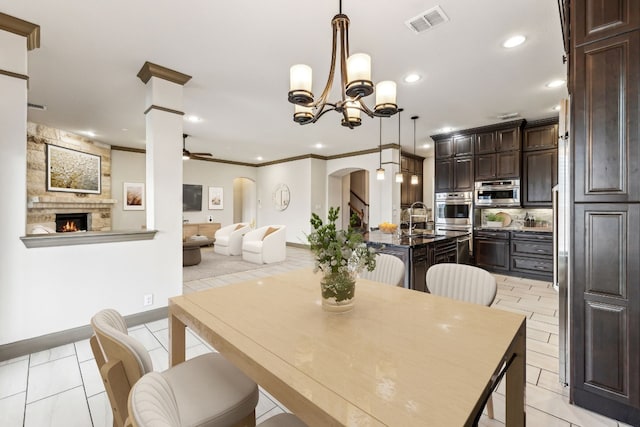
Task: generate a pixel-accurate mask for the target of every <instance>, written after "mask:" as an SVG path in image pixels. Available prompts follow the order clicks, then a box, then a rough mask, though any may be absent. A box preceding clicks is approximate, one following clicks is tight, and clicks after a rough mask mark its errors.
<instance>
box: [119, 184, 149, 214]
mask: <svg viewBox="0 0 640 427" xmlns="http://www.w3.org/2000/svg"><path fill="white" fill-rule="evenodd" d="M122 195H123V203H122V208H123V209H124V210H125V211H143V210H144V183H141V182H125V183H124V188H123V190H122Z"/></svg>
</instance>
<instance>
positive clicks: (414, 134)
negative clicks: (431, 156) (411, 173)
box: [411, 116, 418, 156]
mask: <svg viewBox="0 0 640 427" xmlns="http://www.w3.org/2000/svg"><path fill="white" fill-rule="evenodd" d="M417 119H418V116H413V117H411V120H413V155H414V156H415V155H416V120H417Z"/></svg>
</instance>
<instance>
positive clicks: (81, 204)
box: [25, 123, 116, 234]
mask: <svg viewBox="0 0 640 427" xmlns="http://www.w3.org/2000/svg"><path fill="white" fill-rule="evenodd" d="M47 144H52V145H57V146H60V147H66V148H70V149H73V150H77V151H81V152H84V153H90V154H94V155H97V156H100V163H101V177H100V178H101V190H102V193H101V194H85V193H73V192H59V191H47V184H46V183H47V174H46V170H47V161H46V151H47V150H46V147H47ZM115 204H116V200H113V199H112V198H111V147H110V146H109V145H106V144H102V143H100V142H97V141H92V140H90V139H87V138H85V137H82V136H80V135H75V134H72V133H69V132H65V131H62V130H59V129H54V128H50V127H47V126H43V125H39V124H35V123H28V124H27V221H26V222H27V226H26V230H25V232H26V234H34V233H43V232H44V233H53V232H60V231H59V227H58V224H57V221H56V214H58V215H59V214H67V215H68V214H71V215H78V214H83V215H85V216H86V224H84V228H85V229H86V231H111V217H112V215H111V211H112V209H113V207H114V205H115Z"/></svg>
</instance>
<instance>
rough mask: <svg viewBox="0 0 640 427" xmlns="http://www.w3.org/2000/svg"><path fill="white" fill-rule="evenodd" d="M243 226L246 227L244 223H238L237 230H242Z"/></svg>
mask: <svg viewBox="0 0 640 427" xmlns="http://www.w3.org/2000/svg"><path fill="white" fill-rule="evenodd" d="M242 227H244V224H238V225H236V230H240V229H241V228H242ZM236 230H233V231H236Z"/></svg>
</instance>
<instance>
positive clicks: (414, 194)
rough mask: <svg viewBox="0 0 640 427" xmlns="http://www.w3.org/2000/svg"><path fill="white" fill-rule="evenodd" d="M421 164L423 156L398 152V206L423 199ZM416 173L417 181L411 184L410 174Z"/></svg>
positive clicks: (404, 205)
mask: <svg viewBox="0 0 640 427" xmlns="http://www.w3.org/2000/svg"><path fill="white" fill-rule="evenodd" d="M423 165H424V158H423V157H420V156H414V155H411V154H407V153H401V154H400V172H401V173H402V175H403V176H402V178H403V179H402V183H401V184H400V207H401V208H403V209H404V208H408V207H409V206H411V204H412V203H413V202H418V201H423V199H424V195H423V188H424V187H423V185H424V178H423ZM413 174H415V175H418V183H417V184H411V175H413Z"/></svg>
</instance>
